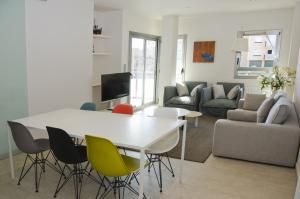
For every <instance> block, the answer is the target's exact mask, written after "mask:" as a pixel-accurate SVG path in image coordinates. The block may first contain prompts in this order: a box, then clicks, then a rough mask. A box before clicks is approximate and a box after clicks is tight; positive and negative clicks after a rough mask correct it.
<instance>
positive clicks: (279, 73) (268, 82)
mask: <svg viewBox="0 0 300 199" xmlns="http://www.w3.org/2000/svg"><path fill="white" fill-rule="evenodd" d="M295 79H296V70H295V68H293V67H277V66H276V67H274V68H273V71H272V73H271V74H269V75H261V76H259V77H258V81H259V84H260V88H261V90H263V89H266V88H270V89H271V90H272V91H276V90H279V89H284V88H285V87H286V86H294V85H295Z"/></svg>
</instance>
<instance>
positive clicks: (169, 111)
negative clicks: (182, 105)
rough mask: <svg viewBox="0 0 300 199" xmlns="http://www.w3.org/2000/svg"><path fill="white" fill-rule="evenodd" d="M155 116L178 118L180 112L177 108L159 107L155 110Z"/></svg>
mask: <svg viewBox="0 0 300 199" xmlns="http://www.w3.org/2000/svg"><path fill="white" fill-rule="evenodd" d="M153 116H154V117H163V118H169V119H178V113H177V110H176V109H175V108H157V109H155V110H154V113H153Z"/></svg>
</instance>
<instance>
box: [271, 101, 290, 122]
mask: <svg viewBox="0 0 300 199" xmlns="http://www.w3.org/2000/svg"><path fill="white" fill-rule="evenodd" d="M291 107H292V104H291V102H290V101H289V100H288V98H286V97H280V98H279V99H278V101H277V102H276V104H274V106H273V107H272V109H271V110H270V113H269V115H268V117H267V120H266V124H283V123H284V122H285V121H286V120H287V118H288V116H289V114H290V111H291Z"/></svg>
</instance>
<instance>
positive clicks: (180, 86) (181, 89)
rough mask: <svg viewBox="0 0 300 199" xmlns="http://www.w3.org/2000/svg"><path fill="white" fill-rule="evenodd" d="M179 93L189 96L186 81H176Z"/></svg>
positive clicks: (179, 94)
mask: <svg viewBox="0 0 300 199" xmlns="http://www.w3.org/2000/svg"><path fill="white" fill-rule="evenodd" d="M176 88H177V93H178V96H187V95H190V93H189V89H188V87H187V86H186V85H185V83H182V82H179V83H176Z"/></svg>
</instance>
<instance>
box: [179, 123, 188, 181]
mask: <svg viewBox="0 0 300 199" xmlns="http://www.w3.org/2000/svg"><path fill="white" fill-rule="evenodd" d="M186 126H187V121H186V120H185V122H184V125H183V134H182V147H181V160H180V172H179V182H180V183H182V173H183V163H184V154H185V140H186Z"/></svg>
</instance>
